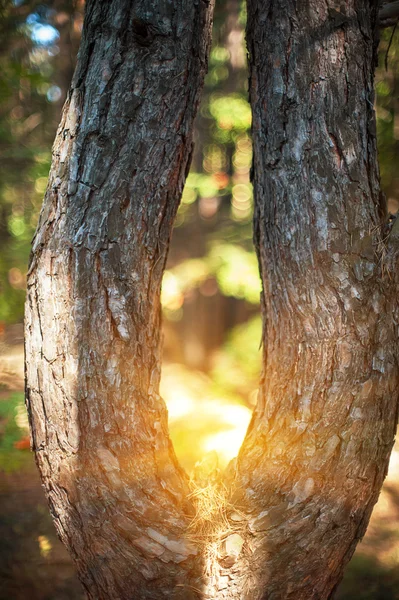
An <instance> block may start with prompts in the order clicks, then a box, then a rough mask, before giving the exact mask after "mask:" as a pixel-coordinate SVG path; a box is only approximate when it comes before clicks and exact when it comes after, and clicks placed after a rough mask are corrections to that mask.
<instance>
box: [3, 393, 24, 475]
mask: <svg viewBox="0 0 399 600" xmlns="http://www.w3.org/2000/svg"><path fill="white" fill-rule="evenodd" d="M27 425H28V421H27V415H26V409H25V403H24V395H23V394H21V393H15V394H12V395H10V396H9V397H8V398H6V399H2V400H0V471H5V472H11V471H18V470H20V469H23V468H25V467H29V466H30V464H31V461H32V458H31V456H30V454H29V451H28V450H18V449H17V448H15V446H14V444H15V442H18V441H19V440H20V439H21V437H23V436H26V435H27Z"/></svg>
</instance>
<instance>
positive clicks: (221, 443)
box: [161, 364, 252, 471]
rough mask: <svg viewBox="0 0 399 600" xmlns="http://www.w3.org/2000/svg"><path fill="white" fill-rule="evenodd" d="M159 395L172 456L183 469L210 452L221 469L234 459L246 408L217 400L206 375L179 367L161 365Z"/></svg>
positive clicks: (245, 423)
mask: <svg viewBox="0 0 399 600" xmlns="http://www.w3.org/2000/svg"><path fill="white" fill-rule="evenodd" d="M161 395H162V397H163V398H164V400H165V402H166V405H167V407H168V413H169V430H170V435H171V438H172V441H173V444H174V447H175V450H176V454H177V456H178V458H179V460H180V462H181V463H182V465H183V466H184V467H185V468H186V469H188V470H189V471H191V470H192V469H193V467H194V465H195V463H196V462H197V461H199V460H201V459H202V458H203V457H204V455H205V454H207V453H209V452H211V451H216V452H217V454H218V459H219V467H221V468H224V467H225V466H226V465H227V464H228V462H229V461H230V460H231V459H232V458H234V457H235V456H237V454H238V451H239V448H240V446H241V444H242V441H243V439H244V436H245V432H246V430H247V427H248V424H249V421H250V419H251V414H252V411H251V410H250V409H249V408H247V407H246V406H244V405H242V404H239V403H238V402H234V401H233V400H232V399H230V398H229V399H225V398H221V397H220V396H219V395H217V394H216V393H215V392H214V391H213V390H212V381H211V380H210V379H209V378H208V377H207V376H206V375H204V374H203V373H199V372H197V371H192V370H189V369H187V368H185V367H183V366H182V365H179V364H167V365H164V367H163V372H162V381H161Z"/></svg>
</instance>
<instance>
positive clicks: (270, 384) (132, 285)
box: [26, 0, 399, 600]
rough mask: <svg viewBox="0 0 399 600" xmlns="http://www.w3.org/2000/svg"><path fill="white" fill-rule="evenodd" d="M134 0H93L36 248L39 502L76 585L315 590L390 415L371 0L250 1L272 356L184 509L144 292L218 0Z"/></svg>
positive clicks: (393, 368) (155, 298)
mask: <svg viewBox="0 0 399 600" xmlns="http://www.w3.org/2000/svg"><path fill="white" fill-rule="evenodd" d="M148 5H149V3H148V2H144V1H143V2H137V3H134V7H132V6H131V3H130V2H128V0H113V1H112V2H106V1H105V0H103V1H97V2H94V0H92V1H91V2H89V3H88V6H87V15H86V20H85V30H84V35H83V41H82V48H81V51H80V56H79V61H78V67H77V71H76V73H75V76H74V80H73V84H72V88H71V90H70V93H69V96H68V99H67V103H66V106H65V109H64V113H63V119H62V122H61V125H60V128H59V131H58V134H57V138H56V142H55V146H54V158H53V166H52V170H51V173H50V183H49V187H48V191H47V194H46V198H45V202H44V206H43V211H42V215H41V219H40V223H39V227H38V230H37V234H36V237H35V240H34V244H33V254H32V261H31V267H30V272H29V281H28V299H27V309H26V351H27V361H26V370H27V404H28V409H29V412H30V418H31V427H32V438H33V447H34V449H35V452H36V457H37V462H38V466H39V469H40V471H41V474H42V478H43V482H44V486H45V489H46V493H47V496H48V499H49V503H50V507H51V510H52V513H53V516H54V520H55V523H56V526H57V529H58V532H59V534H60V537H61V539H62V540H63V541H64V543H65V544H66V545H67V547H68V548H69V550H70V552H71V554H72V556H73V557H74V559H75V562H76V564H77V567H78V571H79V575H80V577H81V579H82V581H83V583H84V585H85V587H86V589H87V592H88V596H89V598H93V599H94V598H96V599H111V600H113V599H115V600H116V599H121V600H127V599H131V598H137V599H144V598H152V599H154V600H156V599H158V598H159V599H160V598H173V599H176V598H181V599H189V598H203V599H205V598H208V599H212V600H219V599H222V598H225V599H231V600H233V599H240V600H261V599H264V600H266V599H268V600H280V599H281V600H290V599H295V600H305V599H306V600H310V599H312V600H316V599H317V600H324V599H327V598H330V597H331V595H332V593H333V590H334V589H335V587H336V585H337V584H338V582H339V581H340V578H341V575H342V570H343V568H344V566H345V564H346V562H347V561H348V560H349V558H350V556H351V554H352V552H353V550H354V548H355V546H356V543H357V541H358V540H359V538H360V537H361V536H362V535H363V533H364V531H365V528H366V526H367V522H368V519H369V516H370V513H371V510H372V507H373V505H374V503H375V501H376V499H377V496H378V493H379V490H380V487H381V484H382V481H383V478H384V475H385V472H386V468H387V464H388V458H389V454H390V450H391V448H392V443H393V437H394V432H395V425H396V417H397V414H396V413H397V400H398V389H399V369H398V360H397V356H398V352H397V350H398V349H397V323H398V318H399V310H398V304H397V300H396V291H397V285H396V278H395V270H396V264H397V252H396V244H397V238H398V237H399V235H398V234H397V232H396V229H397V226H396V225H394V226H393V227H392V226H390V225H389V224H387V222H386V215H385V210H384V207H383V206H382V202H381V196H380V190H379V179H378V167H377V160H376V141H375V123H374V111H373V69H374V62H375V54H374V53H375V43H374V31H375V23H376V17H377V15H376V7H374V9H372V8H371V4H370V2H369V1H368V0H351V1H350V2H348V3H346V12H345V14H342V13H340V12H339V11H338V10H336V8H335V2H333V0H326V2H325V3H324V4H323V5H322V6H321V4H320V2H319V1H318V0H304V1H303V2H300V3H298V2H295V1H294V0H274V1H271V0H249V1H248V46H249V52H250V95H251V102H252V108H253V137H254V179H253V182H254V190H255V242H256V246H257V250H258V254H259V261H260V270H261V276H262V280H263V295H262V309H263V316H264V334H263V345H264V369H263V374H262V379H261V386H260V394H259V402H258V405H257V407H256V409H255V412H254V416H253V419H252V423H251V425H250V428H249V430H248V434H247V436H246V439H245V441H244V444H243V447H242V449H241V451H240V454H239V457H238V459H237V461H236V462H235V463H234V464H231V466H230V468H229V470H228V473H227V477H226V478H225V483H224V485H225V487H223V486H218V485H217V483H216V482H215V478H214V474H213V473H212V468H211V467H212V465H211V467H210V469H209V473H208V474H205V475H204V474H203V473H202V472H201V471H199V473H197V479H198V485H201V484H202V485H203V486H204V487H205V488H206V490H205V491H206V493H205V494H202V495H201V494H200V495H199V496H198V497H197V500H196V507H194V506H193V500H192V499H191V498H190V495H189V489H188V484H187V478H186V476H185V474H184V473H183V472H182V470H181V469H180V467H179V466H178V464H177V461H176V458H175V455H174V452H173V449H172V447H171V444H170V441H169V437H168V432H167V416H166V409H165V406H164V404H163V402H162V400H161V399H160V398H159V395H158V384H159V374H160V342H159V336H160V310H159V309H160V305H159V290H160V285H161V277H162V272H163V268H164V264H165V260H166V254H167V248H168V243H169V238H170V233H171V227H172V222H173V218H174V215H175V212H176V209H177V204H178V201H179V196H180V192H181V188H182V185H183V181H184V171H185V169H186V167H187V164H188V160H189V159H188V156H189V152H190V144H191V129H192V121H193V117H194V113H195V109H196V106H197V102H198V90H199V88H200V87H201V84H202V79H203V75H204V70H205V62H206V55H207V47H208V43H209V30H210V17H211V10H212V7H211V6H208V5H207V4H206V3H205V2H203V1H202V0H201V1H200V2H199V3H193V2H188V1H187V2H186V1H184V2H181V3H177V6H174V4H173V3H170V4H169V3H167V2H161V0H159V1H157V2H153V3H152V4H151V6H150V7H148ZM205 471H206V468H205ZM201 506H202V509H203V513H202V516H201V514H200V515H199V514H196V515H195V518H194V519H193V516H194V510H197V511H198V509H199V508H201ZM190 526H191V528H190ZM193 532H195V534H196V536H197V537H195V536H194V535H193ZM193 540H194V541H195V542H196V543H194V541H193Z"/></svg>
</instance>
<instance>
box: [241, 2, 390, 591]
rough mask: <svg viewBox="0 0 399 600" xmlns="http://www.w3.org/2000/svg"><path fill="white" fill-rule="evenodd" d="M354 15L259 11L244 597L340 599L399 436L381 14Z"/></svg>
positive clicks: (319, 7) (296, 7) (364, 9)
mask: <svg viewBox="0 0 399 600" xmlns="http://www.w3.org/2000/svg"><path fill="white" fill-rule="evenodd" d="M345 6H346V12H345V14H341V13H338V12H337V11H336V10H335V3H334V2H333V1H327V2H325V3H323V4H321V3H320V2H318V0H306V1H305V2H301V3H297V2H295V1H293V0H292V1H286V0H284V1H276V2H267V1H264V0H249V2H248V29H247V34H248V46H249V54H250V58H249V62H250V96H251V103H252V109H253V140H254V180H253V182H254V191H255V243H256V247H257V249H258V253H259V261H260V269H261V275H262V280H263V297H262V309H263V316H264V333H263V345H264V368H263V374H262V378H261V386H260V393H259V401H258V405H257V407H256V409H255V412H254V416H253V419H252V423H251V425H250V428H249V431H248V434H247V436H246V439H245V441H244V444H243V447H242V449H241V451H240V455H239V458H238V461H237V469H236V476H237V479H238V484H239V487H238V488H237V491H236V494H235V502H236V503H237V502H238V503H239V504H240V505H242V506H244V507H245V512H246V513H247V514H249V524H248V527H249V530H250V534H248V535H247V537H246V541H247V548H248V550H247V552H246V555H245V553H244V554H243V556H242V565H240V567H239V568H240V570H242V571H245V570H246V566H245V565H246V564H248V565H250V575H249V576H248V577H247V578H246V580H244V582H243V584H242V585H241V588H240V591H239V593H238V594H237V597H240V598H252V599H258V598H259V599H260V598H262V599H266V598H267V599H269V600H271V599H273V600H274V599H277V598H278V599H284V600H288V599H295V600H301V599H303V600H305V599H306V600H310V599H315V600H316V599H326V598H329V597H330V595H331V594H332V591H333V590H334V589H335V587H336V585H337V584H338V582H339V581H340V579H341V576H342V571H343V567H344V566H345V564H346V563H347V561H348V560H349V558H350V557H351V555H352V553H353V551H354V548H355V546H356V543H357V542H358V540H359V539H360V538H361V537H362V536H363V534H364V532H365V529H366V526H367V523H368V520H369V517H370V513H371V510H372V507H373V505H374V503H375V502H376V500H377V497H378V493H379V490H380V487H381V485H382V481H383V479H384V476H385V473H386V469H387V465H388V459H389V455H390V451H391V447H392V444H393V440H394V435H395V428H396V422H397V401H398V388H399V371H398V360H397V359H398V346H397V322H398V321H397V319H398V304H397V286H396V282H395V278H394V276H393V275H392V273H391V272H390V270H392V269H393V268H395V267H394V265H395V263H396V254H395V252H394V249H392V248H390V246H391V242H392V241H393V237H392V235H391V236H390V238H389V239H385V238H386V236H387V234H388V232H389V227H388V226H387V222H386V214H385V207H384V206H383V205H382V201H381V196H380V190H379V177H378V166H377V153H376V138H375V117H374V110H373V99H374V98H373V70H374V63H375V55H374V51H375V49H374V39H373V37H374V36H373V32H374V29H375V27H374V22H375V17H376V15H375V12H374V11H373V10H372V8H370V6H371V5H370V2H369V1H368V0H352V1H351V2H348V3H346V5H345ZM384 239H385V241H384ZM387 245H388V246H389V247H387ZM386 252H388V253H391V252H393V254H392V255H390V254H388V255H389V259H388V255H386V254H385V253H386ZM389 260H392V261H393V262H392V263H391V266H390V267H388V262H389ZM244 548H245V546H244ZM255 582H256V584H255ZM254 585H256V587H257V589H258V590H259V591H258V592H256V593H255V594H254V592H253V587H254ZM251 588H252V592H251Z"/></svg>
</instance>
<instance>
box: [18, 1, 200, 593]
mask: <svg viewBox="0 0 399 600" xmlns="http://www.w3.org/2000/svg"><path fill="white" fill-rule="evenodd" d="M211 17H212V3H207V2H203V1H202V0H201V1H199V2H192V1H191V0H187V1H186V0H184V1H182V2H178V3H177V4H176V5H175V3H172V2H164V1H162V0H154V1H153V2H144V1H143V2H129V1H128V0H112V1H108V0H91V1H88V2H87V6H86V17H85V25H84V31H83V39H82V45H81V48H80V52H79V58H78V65H77V69H76V72H75V75H74V78H73V81H72V86H71V89H70V91H69V94H68V98H67V101H66V104H65V107H64V111H63V116H62V121H61V124H60V127H59V130H58V133H57V137H56V140H55V144H54V148H53V164H52V168H51V172H50V178H49V184H48V189H47V193H46V197H45V201H44V205H43V209H42V213H41V217H40V222H39V226H38V229H37V232H36V236H35V239H34V243H33V250H32V257H31V264H30V270H29V277H28V295H27V302H26V357H27V361H26V378H27V387H26V395H27V405H28V410H29V414H30V420H31V429H32V444H33V449H34V450H35V453H36V460H37V464H38V467H39V469H40V472H41V476H42V480H43V483H44V487H45V491H46V494H47V497H48V501H49V504H50V508H51V512H52V515H53V518H54V521H55V524H56V527H57V530H58V533H59V535H60V537H61V539H62V541H63V542H64V543H65V544H66V546H67V547H68V549H69V551H70V552H71V554H72V556H73V558H74V560H75V562H76V565H77V568H78V572H79V576H80V578H81V580H82V582H83V584H84V586H85V588H86V590H87V593H88V596H89V598H93V599H96V600H98V599H100V598H102V599H104V600H105V599H107V600H110V599H112V598H115V599H116V598H124V599H125V598H151V599H157V598H164V597H168V598H182V599H183V598H184V599H185V598H190V597H191V594H192V589H193V588H195V587H196V582H197V579H198V576H199V573H200V572H201V567H200V565H199V562H200V561H199V559H198V556H197V549H196V548H195V547H194V545H193V544H191V543H190V542H189V541H187V539H186V528H187V522H188V519H189V516H190V513H192V507H191V503H190V502H189V501H188V500H187V499H186V497H187V480H186V477H185V475H184V474H183V472H182V470H181V469H180V468H179V466H178V464H177V461H176V458H175V455H174V452H173V449H172V447H171V443H170V440H169V437H168V431H167V412H166V408H165V405H164V403H163V401H162V400H161V398H160V397H159V395H158V386H159V378H160V371H161V366H160V286H161V279H162V274H163V269H164V265H165V261H166V256H167V251H168V245H169V239H170V235H171V229H172V224H173V220H174V216H175V213H176V210H177V207H178V204H179V200H180V195H181V191H182V188H183V185H184V178H185V172H186V171H187V169H188V165H189V161H190V153H191V144H192V142H191V137H192V126H193V119H194V116H195V112H196V108H197V105H198V99H199V93H200V90H201V87H202V82H203V77H204V74H205V71H206V62H207V54H208V48H209V42H210V32H211Z"/></svg>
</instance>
